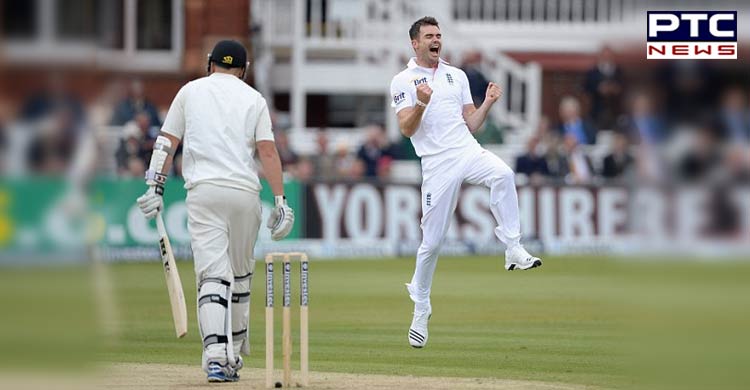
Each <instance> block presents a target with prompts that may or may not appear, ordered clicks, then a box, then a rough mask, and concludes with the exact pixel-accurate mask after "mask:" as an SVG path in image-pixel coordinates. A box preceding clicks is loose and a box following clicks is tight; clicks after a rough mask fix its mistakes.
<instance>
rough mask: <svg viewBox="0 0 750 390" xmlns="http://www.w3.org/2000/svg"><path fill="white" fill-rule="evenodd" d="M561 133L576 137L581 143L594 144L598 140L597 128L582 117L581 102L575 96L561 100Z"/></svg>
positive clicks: (564, 135) (577, 141)
mask: <svg viewBox="0 0 750 390" xmlns="http://www.w3.org/2000/svg"><path fill="white" fill-rule="evenodd" d="M559 132H560V135H562V136H563V137H566V136H568V135H571V136H573V137H575V140H576V143H577V144H581V145H588V144H593V143H594V142H595V141H596V129H595V128H594V127H593V126H592V125H591V124H590V123H589V122H587V121H585V120H583V118H582V117H581V104H580V103H579V102H578V99H576V98H574V97H573V96H565V97H563V98H562V100H560V128H559Z"/></svg>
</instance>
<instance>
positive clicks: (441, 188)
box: [409, 145, 521, 310]
mask: <svg viewBox="0 0 750 390" xmlns="http://www.w3.org/2000/svg"><path fill="white" fill-rule="evenodd" d="M464 182H466V183H469V184H476V185H483V186H485V187H488V188H489V189H490V199H489V202H490V205H489V206H490V211H491V212H492V215H493V216H494V217H495V220H496V221H497V227H496V228H495V235H496V236H497V238H499V239H500V241H502V242H503V243H504V244H505V245H506V246H507V247H512V246H515V245H518V244H519V242H520V239H521V224H520V222H519V213H518V195H517V194H516V184H515V179H514V174H513V171H512V170H511V169H510V167H508V164H506V163H505V162H503V160H501V159H500V158H499V157H497V156H496V155H495V154H493V153H491V152H489V151H487V150H485V149H484V148H482V147H480V146H479V145H472V146H470V147H466V148H460V149H452V150H447V151H445V152H442V153H440V154H437V155H433V156H426V157H423V158H422V244H421V245H420V246H419V249H418V250H417V262H416V268H415V270H414V276H413V277H412V280H411V284H410V287H409V291H410V296H411V299H412V300H413V301H414V303H415V304H416V306H417V309H418V310H425V309H427V308H428V307H429V305H430V289H431V287H432V277H433V275H434V273H435V266H436V265H437V260H438V254H439V251H440V246H441V245H442V243H443V239H444V238H445V234H446V233H447V232H448V228H449V226H450V222H451V219H452V216H453V213H454V212H455V210H456V204H457V202H458V195H459V190H460V189H461V185H462V184H463V183H464Z"/></svg>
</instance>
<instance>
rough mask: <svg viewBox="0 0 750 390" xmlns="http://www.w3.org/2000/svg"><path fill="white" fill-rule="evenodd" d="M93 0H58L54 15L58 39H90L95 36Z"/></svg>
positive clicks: (94, 5) (95, 4)
mask: <svg viewBox="0 0 750 390" xmlns="http://www.w3.org/2000/svg"><path fill="white" fill-rule="evenodd" d="M97 3H98V2H97V1H95V0H58V1H57V9H56V12H55V17H56V19H57V23H56V25H57V34H56V35H57V37H58V38H60V40H71V41H92V42H93V40H94V37H95V36H96V7H97Z"/></svg>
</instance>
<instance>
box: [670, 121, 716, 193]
mask: <svg viewBox="0 0 750 390" xmlns="http://www.w3.org/2000/svg"><path fill="white" fill-rule="evenodd" d="M692 141H693V142H692V144H691V145H690V149H689V150H688V151H687V153H685V155H684V156H683V157H682V158H681V159H680V161H679V163H678V173H679V176H680V177H681V178H682V179H683V180H685V181H688V182H694V181H700V180H705V179H708V178H710V177H711V175H712V174H713V173H714V172H715V171H716V169H717V168H718V167H719V163H720V159H721V156H720V152H719V144H718V142H717V139H716V133H715V131H714V129H712V128H711V127H710V126H705V125H704V126H703V127H702V128H701V129H699V130H698V131H697V132H696V134H695V137H694V138H693V140H692Z"/></svg>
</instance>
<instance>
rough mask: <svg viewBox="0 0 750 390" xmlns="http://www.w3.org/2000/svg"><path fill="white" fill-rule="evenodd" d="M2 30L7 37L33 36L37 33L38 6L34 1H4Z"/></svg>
mask: <svg viewBox="0 0 750 390" xmlns="http://www.w3.org/2000/svg"><path fill="white" fill-rule="evenodd" d="M2 7H3V8H2V15H3V18H2V31H3V36H5V37H7V38H33V37H34V36H35V35H36V30H37V26H36V25H37V23H36V14H37V7H36V2H34V1H23V0H16V1H12V0H6V1H3V2H2Z"/></svg>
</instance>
